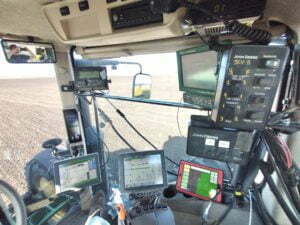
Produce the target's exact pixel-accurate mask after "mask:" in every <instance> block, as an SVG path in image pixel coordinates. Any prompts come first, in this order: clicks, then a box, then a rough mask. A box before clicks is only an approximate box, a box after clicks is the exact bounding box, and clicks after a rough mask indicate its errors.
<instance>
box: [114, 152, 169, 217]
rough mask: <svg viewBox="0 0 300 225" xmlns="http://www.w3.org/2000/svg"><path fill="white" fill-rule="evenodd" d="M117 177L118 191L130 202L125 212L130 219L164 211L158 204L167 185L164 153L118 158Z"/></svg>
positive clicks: (137, 154)
mask: <svg viewBox="0 0 300 225" xmlns="http://www.w3.org/2000/svg"><path fill="white" fill-rule="evenodd" d="M119 174H120V176H119V178H120V184H121V186H120V189H121V191H122V194H123V195H125V196H128V200H129V204H128V205H127V209H126V211H127V212H128V214H129V216H130V217H131V218H132V219H133V218H136V217H139V216H142V215H145V214H149V213H151V212H154V211H157V210H158V209H166V208H167V206H166V205H164V204H161V203H160V197H161V193H162V191H163V189H164V187H165V186H166V185H167V176H166V169H165V161H164V154H163V151H147V152H136V153H127V154H122V155H120V158H119Z"/></svg>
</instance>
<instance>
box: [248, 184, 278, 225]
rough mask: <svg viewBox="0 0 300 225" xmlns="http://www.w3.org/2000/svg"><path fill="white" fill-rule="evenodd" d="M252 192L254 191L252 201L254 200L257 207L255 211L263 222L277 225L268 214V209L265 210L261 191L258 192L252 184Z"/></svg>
mask: <svg viewBox="0 0 300 225" xmlns="http://www.w3.org/2000/svg"><path fill="white" fill-rule="evenodd" d="M253 193H254V201H255V202H256V204H255V206H256V207H257V208H258V210H257V212H258V214H259V215H260V217H261V218H262V220H263V222H264V223H265V224H268V225H278V223H277V222H276V221H275V220H274V219H273V217H272V216H271V215H270V213H269V211H268V210H267V208H266V206H265V204H264V201H263V198H262V196H261V193H260V192H259V190H258V189H257V187H256V186H254V189H253Z"/></svg>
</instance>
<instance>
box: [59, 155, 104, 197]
mask: <svg viewBox="0 0 300 225" xmlns="http://www.w3.org/2000/svg"><path fill="white" fill-rule="evenodd" d="M54 178H55V188H56V193H60V192H64V191H68V190H73V189H80V188H84V187H87V186H91V185H96V184H99V183H100V182H101V175H100V164H99V156H98V153H95V154H89V155H86V156H81V157H76V158H72V159H68V160H63V161H59V162H56V163H55V164H54Z"/></svg>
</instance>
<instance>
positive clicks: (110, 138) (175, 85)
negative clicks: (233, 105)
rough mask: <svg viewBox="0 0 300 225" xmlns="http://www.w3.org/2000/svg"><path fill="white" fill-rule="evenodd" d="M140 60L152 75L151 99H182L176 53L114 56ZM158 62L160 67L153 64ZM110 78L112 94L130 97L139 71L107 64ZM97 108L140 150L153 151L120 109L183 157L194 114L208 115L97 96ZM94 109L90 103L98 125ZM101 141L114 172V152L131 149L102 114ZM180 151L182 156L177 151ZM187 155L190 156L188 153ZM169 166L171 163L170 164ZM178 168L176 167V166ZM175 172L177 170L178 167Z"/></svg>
mask: <svg viewBox="0 0 300 225" xmlns="http://www.w3.org/2000/svg"><path fill="white" fill-rule="evenodd" d="M204 57H205V56H204ZM113 60H119V61H126V62H137V63H140V64H141V65H142V69H143V73H146V74H150V75H152V90H151V99H155V100H162V101H173V102H178V103H179V102H183V93H182V92H181V91H180V90H179V81H178V71H177V58H176V53H166V54H155V55H143V56H134V57H126V58H125V57H123V58H119V59H113ZM153 65H159V66H156V67H155V66H153ZM107 69H108V78H109V79H110V80H111V84H110V85H109V91H108V93H109V94H110V95H113V96H116V95H118V96H126V97H131V94H132V80H133V76H134V75H135V74H136V73H138V72H139V67H138V66H134V65H119V66H118V67H117V69H116V70H113V69H111V68H110V67H107ZM97 105H98V107H99V108H100V109H101V110H102V111H103V112H104V113H105V114H106V115H107V116H108V117H109V118H110V119H111V120H112V123H113V124H114V126H115V127H116V129H118V131H119V132H120V133H121V134H122V135H123V137H124V138H125V139H126V140H127V141H128V142H129V143H130V144H131V145H132V146H133V147H134V148H135V149H137V150H138V151H142V150H154V149H153V146H151V145H149V143H147V142H146V141H145V140H143V139H142V138H141V137H140V136H139V135H137V134H136V133H135V132H134V130H133V129H131V128H130V127H129V125H128V124H127V123H126V122H125V121H124V119H123V118H122V117H120V115H119V114H118V113H117V112H116V109H118V110H120V111H121V112H122V113H124V114H125V115H126V118H127V119H128V120H129V121H130V123H132V124H133V125H134V126H135V128H136V129H137V130H138V131H139V132H140V133H141V134H142V135H144V136H145V137H146V138H147V139H148V140H149V141H150V142H151V143H153V144H154V145H155V147H157V148H158V149H163V150H164V151H165V154H166V155H168V156H170V158H172V159H175V161H176V160H177V159H179V158H181V159H184V158H185V156H184V155H185V153H184V155H182V152H183V151H182V149H185V148H186V137H187V133H188V132H187V131H188V125H189V121H190V117H191V115H207V111H200V110H196V109H185V108H178V107H166V106H161V105H153V104H144V103H135V102H128V101H118V100H108V99H104V98H97ZM94 113H95V112H94V109H93V106H92V105H91V106H90V114H91V115H90V116H91V118H92V121H93V122H94V126H96V124H95V119H94ZM99 124H100V126H99V127H100V128H101V131H102V132H101V133H102V134H103V136H102V140H103V141H104V143H105V144H104V145H105V148H106V155H107V158H109V159H108V162H109V163H108V164H109V167H110V168H111V169H112V171H114V169H115V168H116V166H117V165H115V163H116V162H115V161H114V160H113V158H114V157H113V155H116V154H119V153H123V152H130V151H131V150H130V149H129V147H128V146H127V145H126V144H124V142H123V141H122V140H121V139H120V138H119V137H118V136H117V135H116V133H115V131H114V130H113V129H112V127H111V126H110V125H109V123H107V122H105V120H104V119H103V118H102V117H101V114H100V121H99ZM179 153H180V154H181V155H180V156H179V155H178V154H179ZM186 156H187V155H186ZM169 166H170V165H169ZM174 169H175V168H174ZM175 171H176V169H175Z"/></svg>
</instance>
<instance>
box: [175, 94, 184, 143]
mask: <svg viewBox="0 0 300 225" xmlns="http://www.w3.org/2000/svg"><path fill="white" fill-rule="evenodd" d="M182 100H183V97H182V98H181V100H180V103H181V102H182ZM179 110H180V107H179V106H178V108H177V114H176V120H177V128H178V132H179V135H180V136H181V137H184V136H183V134H182V132H181V128H180V123H179Z"/></svg>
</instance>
